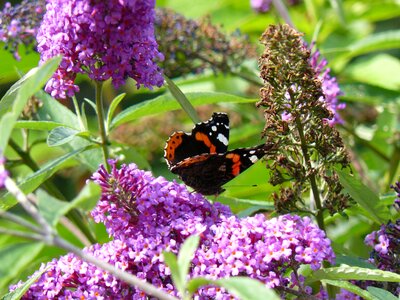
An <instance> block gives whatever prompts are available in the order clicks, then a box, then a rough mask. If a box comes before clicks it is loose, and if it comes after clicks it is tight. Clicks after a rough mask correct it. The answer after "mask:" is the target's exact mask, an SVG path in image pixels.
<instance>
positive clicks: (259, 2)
mask: <svg viewBox="0 0 400 300" xmlns="http://www.w3.org/2000/svg"><path fill="white" fill-rule="evenodd" d="M271 3H272V0H250V5H251V8H252V9H253V10H254V11H256V12H258V13H265V12H267V11H269V8H270V6H271Z"/></svg>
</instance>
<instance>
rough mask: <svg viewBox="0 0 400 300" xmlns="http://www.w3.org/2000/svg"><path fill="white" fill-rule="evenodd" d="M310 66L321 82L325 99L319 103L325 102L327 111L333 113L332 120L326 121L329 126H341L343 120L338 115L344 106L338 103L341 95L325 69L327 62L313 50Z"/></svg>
mask: <svg viewBox="0 0 400 300" xmlns="http://www.w3.org/2000/svg"><path fill="white" fill-rule="evenodd" d="M311 48H312V47H311ZM310 64H311V67H313V68H314V71H315V73H316V74H317V76H318V79H319V80H321V82H322V91H323V93H324V95H325V97H324V98H321V101H323V102H325V103H326V105H327V107H328V109H329V110H330V111H331V112H332V113H333V118H332V119H327V121H328V123H329V125H331V126H333V125H335V124H342V123H343V119H342V118H341V117H340V115H339V110H342V109H344V108H345V107H346V104H345V103H340V102H339V99H338V97H339V96H340V95H342V94H343V93H342V92H341V90H340V87H339V84H338V83H337V80H336V78H335V77H332V76H331V75H330V71H331V70H330V69H329V68H326V65H327V64H328V61H327V60H326V59H325V58H321V54H320V52H319V51H318V50H314V51H313V52H312V54H311V57H310Z"/></svg>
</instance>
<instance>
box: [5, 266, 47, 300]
mask: <svg viewBox="0 0 400 300" xmlns="http://www.w3.org/2000/svg"><path fill="white" fill-rule="evenodd" d="M50 267H51V266H47V267H46V268H43V269H42V270H40V271H39V270H38V271H36V272H35V273H34V274H33V275H32V277H30V278H29V279H28V280H27V281H25V282H24V283H23V284H22V285H21V286H19V287H18V288H16V289H15V290H13V291H12V292H9V293H8V294H6V295H5V296H4V297H3V298H2V300H19V299H21V298H22V296H23V295H24V294H25V293H26V292H27V291H28V289H29V287H30V286H31V285H32V284H34V283H35V282H36V280H38V279H39V278H40V276H42V275H43V273H44V272H47V270H48V269H50Z"/></svg>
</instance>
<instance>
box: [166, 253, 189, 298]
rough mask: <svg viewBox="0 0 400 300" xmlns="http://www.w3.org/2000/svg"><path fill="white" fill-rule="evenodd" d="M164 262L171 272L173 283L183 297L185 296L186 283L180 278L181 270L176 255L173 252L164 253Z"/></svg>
mask: <svg viewBox="0 0 400 300" xmlns="http://www.w3.org/2000/svg"><path fill="white" fill-rule="evenodd" d="M163 256H164V261H165V263H166V264H167V266H168V267H169V268H170V270H171V277H172V281H173V282H174V285H175V287H176V288H177V290H178V291H179V293H180V294H181V295H184V294H185V282H184V281H182V278H181V276H180V269H179V265H178V260H177V258H176V255H175V254H173V253H172V252H166V251H164V252H163Z"/></svg>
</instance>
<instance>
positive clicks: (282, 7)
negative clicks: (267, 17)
mask: <svg viewBox="0 0 400 300" xmlns="http://www.w3.org/2000/svg"><path fill="white" fill-rule="evenodd" d="M272 3H273V4H274V6H275V8H276V10H277V11H278V12H279V15H280V16H281V17H282V19H283V20H285V22H286V23H287V24H288V25H290V27H292V28H294V29H296V27H295V26H294V24H293V22H292V19H291V18H290V16H289V12H288V10H287V8H286V6H285V5H284V4H283V3H282V1H281V0H272Z"/></svg>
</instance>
